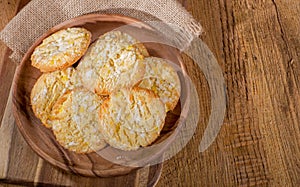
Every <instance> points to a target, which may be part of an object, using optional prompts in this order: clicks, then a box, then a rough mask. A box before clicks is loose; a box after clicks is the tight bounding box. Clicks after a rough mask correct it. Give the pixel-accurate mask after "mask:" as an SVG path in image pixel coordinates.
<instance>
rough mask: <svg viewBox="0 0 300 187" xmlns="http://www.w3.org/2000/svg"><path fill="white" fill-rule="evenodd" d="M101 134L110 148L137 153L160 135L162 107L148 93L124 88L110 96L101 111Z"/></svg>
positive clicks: (153, 95) (162, 117)
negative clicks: (136, 151)
mask: <svg viewBox="0 0 300 187" xmlns="http://www.w3.org/2000/svg"><path fill="white" fill-rule="evenodd" d="M99 116H100V124H99V125H100V131H101V133H102V135H103V137H104V139H105V140H106V141H107V143H108V144H110V145H111V146H112V147H115V148H118V149H122V150H136V149H138V148H139V147H140V146H143V147H145V146H147V145H150V144H151V143H152V142H153V141H155V139H156V138H157V137H158V136H159V135H160V131H161V129H162V128H163V125H164V120H165V117H166V112H165V106H164V104H163V103H162V101H161V100H160V99H159V98H158V97H157V96H156V95H155V94H154V93H153V92H152V91H150V90H147V89H143V88H138V87H135V88H132V89H128V88H123V89H120V90H119V91H116V92H114V93H112V94H111V95H110V96H109V99H107V100H105V101H104V102H103V104H102V106H101V108H100V112H99Z"/></svg>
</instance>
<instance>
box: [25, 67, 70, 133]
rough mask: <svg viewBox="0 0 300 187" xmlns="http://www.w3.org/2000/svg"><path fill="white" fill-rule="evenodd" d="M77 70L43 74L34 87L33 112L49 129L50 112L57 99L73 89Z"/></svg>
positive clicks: (31, 96) (32, 97)
mask: <svg viewBox="0 0 300 187" xmlns="http://www.w3.org/2000/svg"><path fill="white" fill-rule="evenodd" d="M74 71H75V69H74V68H73V67H69V68H67V69H64V70H60V71H54V72H51V73H45V74H42V75H41V76H40V77H39V79H38V80H37V81H36V83H35V85H34V86H33V88H32V90H31V94H30V100H31V105H32V110H33V112H34V114H35V116H36V117H37V118H39V119H40V120H41V122H42V123H43V124H44V125H45V126H46V127H48V128H51V124H50V123H49V122H48V119H49V115H50V112H51V110H52V107H53V105H54V103H55V102H56V101H57V99H58V98H59V97H60V96H62V95H63V94H64V93H65V92H66V91H67V90H69V89H73V87H74V83H73V81H72V80H73V78H72V77H73V75H74Z"/></svg>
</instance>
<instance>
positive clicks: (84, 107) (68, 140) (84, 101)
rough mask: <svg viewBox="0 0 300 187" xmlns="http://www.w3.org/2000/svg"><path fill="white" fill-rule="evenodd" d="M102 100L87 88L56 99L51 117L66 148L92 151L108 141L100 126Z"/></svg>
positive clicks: (56, 135) (100, 147)
mask: <svg viewBox="0 0 300 187" xmlns="http://www.w3.org/2000/svg"><path fill="white" fill-rule="evenodd" d="M103 100H104V98H102V97H99V96H97V95H96V94H95V93H92V92H90V91H89V90H87V89H85V88H76V89H74V90H72V91H69V92H67V93H65V94H64V95H63V96H62V97H61V98H60V99H59V100H58V101H57V102H56V103H55V105H54V106H53V110H52V112H51V117H50V120H51V123H52V130H53V133H54V135H55V137H56V140H57V141H58V142H59V143H60V144H61V145H62V146H63V147H64V148H66V149H69V150H71V151H74V152H76V153H89V152H93V151H98V150H100V149H102V148H103V147H104V146H105V145H106V143H105V141H104V140H103V138H102V135H101V133H100V131H99V129H98V127H99V126H98V123H99V116H98V110H99V108H100V105H101V103H102V102H103Z"/></svg>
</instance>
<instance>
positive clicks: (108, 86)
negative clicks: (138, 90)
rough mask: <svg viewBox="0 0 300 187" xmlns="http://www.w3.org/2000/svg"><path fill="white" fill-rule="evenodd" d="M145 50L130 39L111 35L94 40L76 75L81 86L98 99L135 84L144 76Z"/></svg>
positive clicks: (129, 37)
mask: <svg viewBox="0 0 300 187" xmlns="http://www.w3.org/2000/svg"><path fill="white" fill-rule="evenodd" d="M144 56H148V52H147V50H146V48H145V47H144V46H143V45H142V44H141V43H139V42H138V41H137V40H136V39H134V38H133V37H132V36H130V35H128V34H126V33H123V32H120V31H111V32H108V33H106V34H104V35H102V36H100V37H99V38H98V40H97V41H96V42H95V43H93V44H92V45H91V47H90V48H89V49H88V51H87V53H86V54H85V56H84V57H83V58H82V60H81V61H80V63H79V65H78V67H77V72H78V74H79V77H80V78H81V81H82V83H83V85H84V86H85V87H86V88H88V89H89V90H91V91H93V92H96V93H97V94H99V95H109V94H110V93H112V92H113V91H116V90H118V89H120V88H122V87H132V86H134V85H136V84H137V83H139V82H140V81H141V79H142V78H143V76H144V73H145V65H144V63H143V61H142V60H143V59H144Z"/></svg>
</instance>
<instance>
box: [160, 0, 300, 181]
mask: <svg viewBox="0 0 300 187" xmlns="http://www.w3.org/2000/svg"><path fill="white" fill-rule="evenodd" d="M182 2H183V4H184V5H185V7H186V8H187V9H188V10H190V11H192V12H193V15H194V16H195V17H196V19H197V20H199V21H200V23H201V24H202V26H203V27H204V30H205V33H204V35H203V36H202V39H203V40H204V42H206V43H207V44H208V46H209V47H210V48H211V50H212V51H213V53H214V54H215V55H216V57H217V59H218V61H219V64H220V65H221V67H222V69H223V71H224V76H225V79H226V84H227V93H228V105H227V116H226V118H225V121H224V125H223V128H222V130H221V132H220V134H219V136H218V138H217V140H216V142H215V143H214V144H213V145H212V146H211V147H210V148H209V149H208V150H207V151H206V152H204V153H202V154H199V153H198V152H197V144H198V142H199V141H200V140H201V135H202V134H203V131H204V128H205V126H204V125H202V123H200V124H199V126H198V130H197V132H196V135H195V136H194V139H192V141H191V142H190V143H189V144H188V146H187V147H186V148H185V149H184V150H182V151H181V152H180V153H179V154H178V155H176V157H175V158H173V159H171V160H170V161H168V162H166V163H164V170H163V173H162V177H161V179H160V181H159V183H158V186H166V185H169V186H173V185H176V186H186V185H184V184H185V182H186V183H188V184H190V185H188V186H299V184H300V177H299V176H300V169H299V164H300V160H299V147H300V137H299V122H300V121H299V120H300V118H299V71H300V68H299V61H300V53H299V52H300V48H299V46H300V45H299V42H300V32H299V29H300V26H299V23H300V22H299V13H300V6H299V5H300V3H299V1H284V0H282V1H279V0H276V1H250V0H247V1H237V0H234V1H225V0H218V1H204V0H200V1H194V0H187V1H182ZM200 7H201V8H200ZM187 62H188V64H189V65H188V68H187V69H188V71H189V72H191V73H192V76H191V77H192V79H193V80H194V81H195V83H196V85H199V86H198V89H199V92H202V93H201V94H200V98H201V99H200V100H204V104H202V106H203V105H204V107H203V108H201V109H202V110H204V111H203V113H204V115H203V116H202V117H203V119H202V120H203V121H204V122H206V123H207V120H208V116H207V113H209V104H206V101H205V100H206V99H208V100H209V93H207V85H205V78H204V77H203V75H201V72H200V73H199V72H198V71H195V70H194V69H193V63H192V62H191V61H187ZM203 83H204V84H203ZM202 98H203V99H202ZM206 123H204V124H206ZM182 166H185V167H182ZM177 184H180V185H177Z"/></svg>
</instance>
